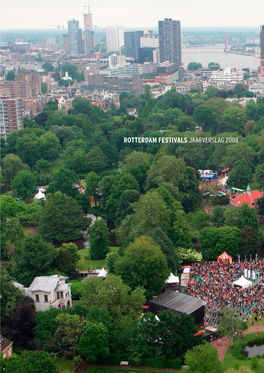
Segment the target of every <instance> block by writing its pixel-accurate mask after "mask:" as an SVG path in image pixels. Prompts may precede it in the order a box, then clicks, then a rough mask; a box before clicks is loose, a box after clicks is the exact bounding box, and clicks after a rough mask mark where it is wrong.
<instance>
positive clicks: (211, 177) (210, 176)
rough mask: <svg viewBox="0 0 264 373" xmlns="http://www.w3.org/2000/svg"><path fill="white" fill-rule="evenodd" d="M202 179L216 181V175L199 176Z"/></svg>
mask: <svg viewBox="0 0 264 373" xmlns="http://www.w3.org/2000/svg"><path fill="white" fill-rule="evenodd" d="M201 178H202V179H213V180H216V174H201Z"/></svg>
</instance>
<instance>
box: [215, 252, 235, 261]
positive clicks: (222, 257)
mask: <svg viewBox="0 0 264 373" xmlns="http://www.w3.org/2000/svg"><path fill="white" fill-rule="evenodd" d="M217 260H218V262H229V263H232V256H230V255H228V254H227V252H226V251H224V252H223V253H222V254H221V255H219V256H218V257H217Z"/></svg>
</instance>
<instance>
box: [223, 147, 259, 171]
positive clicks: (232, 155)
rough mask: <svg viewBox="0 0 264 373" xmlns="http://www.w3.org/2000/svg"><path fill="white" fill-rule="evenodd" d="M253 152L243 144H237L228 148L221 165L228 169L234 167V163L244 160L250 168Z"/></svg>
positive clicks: (252, 162) (251, 166) (252, 161)
mask: <svg viewBox="0 0 264 373" xmlns="http://www.w3.org/2000/svg"><path fill="white" fill-rule="evenodd" d="M254 156H255V153H254V150H253V149H252V148H251V147H250V146H249V145H248V144H245V143H242V142H240V143H238V144H234V145H231V146H228V148H227V151H226V157H224V159H223V164H224V165H226V166H229V167H234V165H235V162H237V161H239V160H244V161H245V162H246V163H247V164H248V166H249V167H250V168H253V166H254Z"/></svg>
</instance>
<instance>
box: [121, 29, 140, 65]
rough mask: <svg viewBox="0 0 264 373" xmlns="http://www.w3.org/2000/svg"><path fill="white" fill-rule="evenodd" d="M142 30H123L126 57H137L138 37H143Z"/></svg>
mask: <svg viewBox="0 0 264 373" xmlns="http://www.w3.org/2000/svg"><path fill="white" fill-rule="evenodd" d="M143 35H144V32H143V31H127V32H124V45H125V55H126V57H133V58H135V59H136V60H137V59H138V48H140V38H141V37H143Z"/></svg>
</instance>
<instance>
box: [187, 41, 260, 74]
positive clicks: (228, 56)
mask: <svg viewBox="0 0 264 373" xmlns="http://www.w3.org/2000/svg"><path fill="white" fill-rule="evenodd" d="M182 61H183V64H184V65H186V66H187V65H188V63H190V62H200V63H201V64H202V65H203V66H205V67H207V66H208V64H209V62H217V63H219V65H220V66H221V67H235V68H237V69H242V68H249V69H251V70H252V69H253V70H257V69H258V66H259V62H258V61H257V58H255V57H254V56H245V55H241V54H234V53H229V52H224V46H223V47H222V48H219V47H217V48H214V47H211V48H210V47H208V48H203V47H202V48H201V47H197V48H183V49H182Z"/></svg>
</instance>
